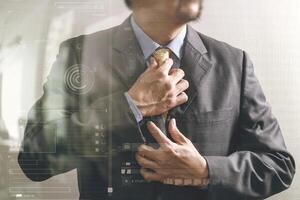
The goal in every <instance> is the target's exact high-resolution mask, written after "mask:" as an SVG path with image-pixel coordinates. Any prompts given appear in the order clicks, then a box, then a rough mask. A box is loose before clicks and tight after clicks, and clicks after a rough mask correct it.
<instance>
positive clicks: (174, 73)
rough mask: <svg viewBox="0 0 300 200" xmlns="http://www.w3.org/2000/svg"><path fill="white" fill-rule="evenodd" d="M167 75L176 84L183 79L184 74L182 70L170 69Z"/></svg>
mask: <svg viewBox="0 0 300 200" xmlns="http://www.w3.org/2000/svg"><path fill="white" fill-rule="evenodd" d="M169 75H170V76H171V77H172V78H173V80H174V82H175V83H178V82H179V81H180V80H181V79H183V77H184V76H185V73H184V71H183V70H182V69H177V68H172V69H171V70H170V74H169Z"/></svg>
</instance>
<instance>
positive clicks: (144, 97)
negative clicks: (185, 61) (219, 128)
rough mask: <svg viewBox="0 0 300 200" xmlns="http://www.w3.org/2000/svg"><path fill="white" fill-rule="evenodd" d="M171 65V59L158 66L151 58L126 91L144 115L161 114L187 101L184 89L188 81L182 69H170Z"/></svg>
mask: <svg viewBox="0 0 300 200" xmlns="http://www.w3.org/2000/svg"><path fill="white" fill-rule="evenodd" d="M172 65H173V60H172V59H167V60H166V61H165V62H164V64H163V65H161V66H158V64H157V62H156V61H155V59H154V58H151V59H150V64H149V67H148V68H147V69H146V71H145V72H144V73H142V74H141V75H140V76H139V78H138V79H137V81H136V82H135V83H134V84H133V86H132V87H131V88H130V90H129V91H128V94H129V95H130V97H131V98H132V99H133V101H134V103H135V104H136V106H137V107H138V108H139V110H140V111H141V113H142V115H143V116H144V117H145V116H153V115H159V114H162V113H164V112H166V111H168V110H170V109H172V108H173V107H175V106H178V105H180V104H183V103H185V102H187V100H188V96H187V95H186V93H185V92H184V91H185V90H186V89H187V88H188V87H189V83H188V81H187V80H184V79H183V77H184V71H183V70H181V69H177V68H176V69H175V68H172V69H171V67H172Z"/></svg>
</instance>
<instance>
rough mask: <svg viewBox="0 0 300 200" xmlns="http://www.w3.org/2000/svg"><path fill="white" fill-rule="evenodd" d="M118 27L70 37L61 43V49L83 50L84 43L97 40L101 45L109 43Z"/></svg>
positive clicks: (93, 42)
mask: <svg viewBox="0 0 300 200" xmlns="http://www.w3.org/2000/svg"><path fill="white" fill-rule="evenodd" d="M117 27H118V26H115V27H112V28H108V29H105V30H101V31H97V32H94V33H90V34H83V35H79V36H76V37H73V38H69V39H67V40H65V41H63V42H62V43H61V44H60V49H62V48H72V49H74V50H75V49H76V50H81V49H82V48H83V45H86V44H95V42H97V45H99V46H101V44H104V43H107V42H108V41H109V38H110V37H111V36H112V34H113V33H114V32H115V30H116V29H117Z"/></svg>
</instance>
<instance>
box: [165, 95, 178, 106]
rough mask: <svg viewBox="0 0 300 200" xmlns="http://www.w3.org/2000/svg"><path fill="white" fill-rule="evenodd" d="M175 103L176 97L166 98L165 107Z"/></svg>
mask: <svg viewBox="0 0 300 200" xmlns="http://www.w3.org/2000/svg"><path fill="white" fill-rule="evenodd" d="M175 105H176V98H174V97H172V98H169V99H168V100H167V108H172V107H174V106H175Z"/></svg>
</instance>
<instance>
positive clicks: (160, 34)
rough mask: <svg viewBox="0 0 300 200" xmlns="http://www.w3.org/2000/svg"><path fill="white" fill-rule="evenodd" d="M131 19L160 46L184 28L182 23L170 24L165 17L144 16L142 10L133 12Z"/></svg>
mask: <svg viewBox="0 0 300 200" xmlns="http://www.w3.org/2000/svg"><path fill="white" fill-rule="evenodd" d="M133 17H134V20H135V21H136V23H137V24H138V25H139V26H140V27H141V29H142V30H143V31H144V32H145V33H146V34H147V35H148V36H149V37H150V38H151V39H152V40H153V41H155V42H156V43H158V44H160V45H167V44H168V43H169V42H170V41H172V40H173V39H174V38H175V37H176V36H177V35H178V34H179V33H180V31H181V30H182V29H183V28H184V27H185V24H184V23H179V22H176V21H174V22H172V21H171V20H170V19H169V18H167V17H166V16H159V15H156V14H154V13H153V14H152V13H149V15H146V14H145V11H143V10H141V11H137V12H134V13H133Z"/></svg>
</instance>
